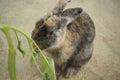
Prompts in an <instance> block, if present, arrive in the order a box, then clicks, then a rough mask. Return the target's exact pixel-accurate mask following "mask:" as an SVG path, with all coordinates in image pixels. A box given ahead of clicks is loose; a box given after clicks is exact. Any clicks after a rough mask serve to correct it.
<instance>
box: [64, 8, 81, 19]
mask: <svg viewBox="0 0 120 80" xmlns="http://www.w3.org/2000/svg"><path fill="white" fill-rule="evenodd" d="M82 11H83V10H82V8H70V9H66V10H65V11H63V13H62V16H64V17H70V18H76V17H78V16H79V15H80V13H81V12H82Z"/></svg>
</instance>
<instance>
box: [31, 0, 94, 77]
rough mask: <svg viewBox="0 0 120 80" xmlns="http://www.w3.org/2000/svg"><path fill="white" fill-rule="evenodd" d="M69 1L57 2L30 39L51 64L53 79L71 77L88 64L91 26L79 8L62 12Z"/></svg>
mask: <svg viewBox="0 0 120 80" xmlns="http://www.w3.org/2000/svg"><path fill="white" fill-rule="evenodd" d="M67 2H70V0H60V1H59V2H58V5H57V6H56V7H55V8H54V10H53V11H52V14H51V15H47V16H46V17H44V18H42V19H40V20H39V21H38V22H37V23H36V26H35V29H34V30H33V32H32V38H33V39H34V41H35V42H36V43H37V45H38V46H39V47H40V49H42V51H43V53H45V54H46V55H47V56H49V57H51V58H53V59H54V61H55V67H56V73H57V78H59V76H61V75H62V76H64V77H67V78H68V77H71V76H72V75H73V74H75V73H76V72H78V70H79V69H80V68H81V66H83V65H84V64H85V63H87V62H88V61H89V59H90V58H91V56H92V52H93V41H94V37H95V27H94V23H93V21H92V20H91V18H90V17H89V15H88V14H87V13H85V12H84V11H83V10H82V9H81V8H70V9H66V10H63V9H64V7H65V6H66V4H67Z"/></svg>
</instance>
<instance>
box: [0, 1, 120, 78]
mask: <svg viewBox="0 0 120 80" xmlns="http://www.w3.org/2000/svg"><path fill="white" fill-rule="evenodd" d="M56 2H57V0H0V23H4V24H10V25H14V26H17V27H18V28H20V29H22V30H23V31H25V32H26V33H27V34H28V35H31V32H32V30H33V28H34V25H35V22H36V21H37V20H39V19H40V18H41V17H42V16H44V15H45V14H47V13H49V11H50V10H51V9H52V8H53V6H54V5H55V3H56ZM70 7H82V8H83V10H84V11H86V12H87V13H88V14H89V15H90V16H91V18H92V19H93V21H94V23H95V27H96V38H95V42H94V52H93V56H92V58H91V60H90V61H89V63H87V64H86V65H85V66H84V67H83V68H82V69H81V71H80V72H79V73H78V74H77V75H76V76H74V77H72V78H71V79H69V80H80V79H81V78H82V77H83V78H84V80H120V0H72V2H71V3H70V4H68V5H67V8H70ZM21 39H22V41H23V43H24V47H25V48H26V51H27V52H28V54H27V55H26V56H25V57H23V56H22V55H21V54H19V52H18V51H17V55H16V56H17V57H16V67H17V80H40V75H39V73H38V72H37V71H36V68H35V67H34V66H33V65H32V64H31V63H30V61H29V59H30V53H29V50H28V49H27V43H26V41H25V39H23V37H21ZM13 40H14V42H15V45H16V38H15V37H14V35H13ZM7 49H8V47H7V43H6V40H5V36H4V34H3V33H2V32H1V31H0V80H10V79H9V74H8V71H7V70H8V69H7V58H8V51H7ZM63 80H64V79H63ZM66 80H67V79H66Z"/></svg>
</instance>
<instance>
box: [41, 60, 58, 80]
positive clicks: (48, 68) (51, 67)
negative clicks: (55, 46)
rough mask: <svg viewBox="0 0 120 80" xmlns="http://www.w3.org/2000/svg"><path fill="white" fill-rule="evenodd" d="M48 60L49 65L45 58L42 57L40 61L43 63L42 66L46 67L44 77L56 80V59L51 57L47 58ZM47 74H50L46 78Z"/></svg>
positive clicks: (48, 79)
mask: <svg viewBox="0 0 120 80" xmlns="http://www.w3.org/2000/svg"><path fill="white" fill-rule="evenodd" d="M47 61H48V62H49V66H48V64H46V62H45V60H44V59H42V60H41V61H40V64H42V66H43V68H44V77H43V79H45V80H56V75H55V67H54V61H53V59H50V58H47ZM46 75H47V76H48V78H47V79H46Z"/></svg>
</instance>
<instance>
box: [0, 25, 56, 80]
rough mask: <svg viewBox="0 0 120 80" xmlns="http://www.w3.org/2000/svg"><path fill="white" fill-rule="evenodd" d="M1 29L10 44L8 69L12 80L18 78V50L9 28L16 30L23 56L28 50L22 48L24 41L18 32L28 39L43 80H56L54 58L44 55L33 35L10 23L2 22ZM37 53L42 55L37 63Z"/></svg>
mask: <svg viewBox="0 0 120 80" xmlns="http://www.w3.org/2000/svg"><path fill="white" fill-rule="evenodd" d="M0 30H1V31H2V32H3V33H4V34H5V36H6V40H7V42H8V46H9V55H8V56H9V57H8V71H9V76H10V80H17V79H16V66H15V61H16V51H15V48H14V45H13V41H12V38H11V35H10V32H9V30H13V31H14V32H15V34H16V37H17V40H18V46H17V49H18V50H19V51H20V53H22V55H23V56H24V55H25V54H26V52H25V50H24V49H23V48H22V41H21V40H20V39H19V36H18V35H17V34H18V33H20V34H22V35H23V36H24V37H25V38H26V39H27V42H28V45H29V49H30V51H31V53H32V60H33V62H34V64H35V66H36V68H37V70H38V71H39V72H40V74H41V75H42V77H43V80H56V76H55V68H54V61H53V59H50V58H47V57H45V56H44V55H43V53H42V52H41V50H40V48H39V47H38V46H37V44H36V43H35V42H34V40H33V39H31V37H29V36H28V35H27V34H26V33H25V32H23V31H22V30H20V29H18V28H16V27H14V26H10V25H5V24H0ZM33 45H35V47H36V50H35V49H34V48H33ZM36 54H38V55H39V56H40V57H41V61H40V63H37V61H36V58H35V55H36ZM39 64H41V66H39ZM43 69H44V70H43Z"/></svg>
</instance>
